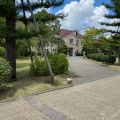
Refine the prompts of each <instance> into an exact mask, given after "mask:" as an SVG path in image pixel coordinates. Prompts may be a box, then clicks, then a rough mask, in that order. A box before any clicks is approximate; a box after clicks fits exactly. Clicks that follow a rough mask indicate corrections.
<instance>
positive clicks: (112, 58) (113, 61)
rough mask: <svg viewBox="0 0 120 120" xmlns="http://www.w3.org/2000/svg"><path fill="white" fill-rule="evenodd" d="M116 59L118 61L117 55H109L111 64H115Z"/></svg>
mask: <svg viewBox="0 0 120 120" xmlns="http://www.w3.org/2000/svg"><path fill="white" fill-rule="evenodd" d="M115 61H116V57H115V56H113V55H111V56H109V60H108V63H110V64H114V63H115Z"/></svg>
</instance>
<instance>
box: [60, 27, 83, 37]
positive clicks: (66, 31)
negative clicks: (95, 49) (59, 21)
mask: <svg viewBox="0 0 120 120" xmlns="http://www.w3.org/2000/svg"><path fill="white" fill-rule="evenodd" d="M75 31H76V32H77V30H74V31H71V30H65V29H60V36H61V37H66V36H67V35H69V34H71V33H73V32H75ZM77 37H78V38H81V37H82V35H81V34H80V33H78V34H77Z"/></svg>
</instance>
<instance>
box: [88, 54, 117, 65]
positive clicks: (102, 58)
mask: <svg viewBox="0 0 120 120" xmlns="http://www.w3.org/2000/svg"><path fill="white" fill-rule="evenodd" d="M87 58H88V59H93V60H96V61H98V62H100V61H101V62H105V63H107V64H108V63H110V64H114V63H115V61H116V57H115V56H113V55H110V56H109V55H102V54H88V55H87Z"/></svg>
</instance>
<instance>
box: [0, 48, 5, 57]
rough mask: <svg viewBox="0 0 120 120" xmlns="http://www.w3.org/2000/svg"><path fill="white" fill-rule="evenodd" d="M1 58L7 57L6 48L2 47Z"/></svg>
mask: <svg viewBox="0 0 120 120" xmlns="http://www.w3.org/2000/svg"><path fill="white" fill-rule="evenodd" d="M0 57H5V48H4V47H0Z"/></svg>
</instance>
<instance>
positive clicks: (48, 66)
mask: <svg viewBox="0 0 120 120" xmlns="http://www.w3.org/2000/svg"><path fill="white" fill-rule="evenodd" d="M27 2H28V5H29V8H30V12H31V16H32V18H33V22H34V26H35V28H36V30H37V32H39V28H38V25H37V23H36V20H35V17H34V14H33V11H32V8H31V5H30V1H29V0H27ZM39 42H40V46H41V49H42V52H43V54H44V57H45V60H46V64H47V68H48V71H49V73H50V77H51V82H54V74H53V72H52V69H51V65H50V63H49V60H48V57H47V55H46V51H45V49H44V45H43V41H42V38H41V36H40V35H39Z"/></svg>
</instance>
